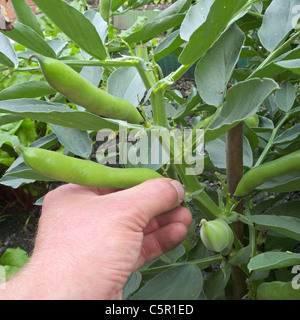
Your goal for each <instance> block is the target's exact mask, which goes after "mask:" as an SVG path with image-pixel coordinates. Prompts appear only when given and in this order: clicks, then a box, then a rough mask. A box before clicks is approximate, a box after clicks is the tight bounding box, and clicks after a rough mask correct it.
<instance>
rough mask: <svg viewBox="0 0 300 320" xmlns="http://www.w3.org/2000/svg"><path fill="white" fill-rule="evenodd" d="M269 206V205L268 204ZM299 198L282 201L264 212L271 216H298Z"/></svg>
mask: <svg viewBox="0 0 300 320" xmlns="http://www.w3.org/2000/svg"><path fill="white" fill-rule="evenodd" d="M268 207H270V206H268ZM299 208H300V200H296V201H289V202H284V203H281V204H279V205H276V206H275V207H272V208H269V209H268V210H267V211H266V212H264V214H271V215H273V216H275V215H277V216H289V217H295V218H297V217H299Z"/></svg>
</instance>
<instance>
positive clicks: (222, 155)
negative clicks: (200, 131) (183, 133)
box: [205, 135, 253, 169]
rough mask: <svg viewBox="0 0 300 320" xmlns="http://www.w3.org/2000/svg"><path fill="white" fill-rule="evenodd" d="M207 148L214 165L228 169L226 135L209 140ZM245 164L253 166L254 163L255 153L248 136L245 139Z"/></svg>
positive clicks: (249, 166)
mask: <svg viewBox="0 0 300 320" xmlns="http://www.w3.org/2000/svg"><path fill="white" fill-rule="evenodd" d="M205 149H206V151H207V152H208V154H209V158H210V160H211V162H212V163H213V165H214V166H215V167H217V168H220V169H226V167H227V165H226V137H225V135H222V136H221V137H219V138H217V139H215V140H212V141H208V142H207V143H206V144H205ZM243 164H244V166H245V167H248V168H251V167H252V165H253V154H252V149H251V146H250V144H249V141H248V139H247V138H246V137H244V139H243Z"/></svg>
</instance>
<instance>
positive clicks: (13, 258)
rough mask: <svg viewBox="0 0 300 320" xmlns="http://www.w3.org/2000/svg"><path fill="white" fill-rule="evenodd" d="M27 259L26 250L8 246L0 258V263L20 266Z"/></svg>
mask: <svg viewBox="0 0 300 320" xmlns="http://www.w3.org/2000/svg"><path fill="white" fill-rule="evenodd" d="M28 260H29V257H28V254H27V252H26V251H24V250H22V249H21V248H15V249H12V248H9V249H6V250H5V252H4V253H3V254H2V256H1V258H0V265H2V266H5V265H8V266H13V267H18V268H22V267H23V266H24V265H25V264H26V263H27V262H28Z"/></svg>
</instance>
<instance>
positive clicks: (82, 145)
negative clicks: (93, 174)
mask: <svg viewBox="0 0 300 320" xmlns="http://www.w3.org/2000/svg"><path fill="white" fill-rule="evenodd" d="M50 128H51V130H52V131H53V132H54V133H55V134H56V136H57V138H58V141H59V142H60V143H61V144H62V145H63V146H64V147H65V148H66V149H67V150H69V151H70V152H72V153H73V154H75V155H77V156H79V157H82V158H88V157H89V156H90V154H91V152H92V147H93V145H92V141H91V139H90V137H89V135H88V133H87V131H84V130H76V129H72V128H65V127H62V126H57V125H54V124H51V125H50Z"/></svg>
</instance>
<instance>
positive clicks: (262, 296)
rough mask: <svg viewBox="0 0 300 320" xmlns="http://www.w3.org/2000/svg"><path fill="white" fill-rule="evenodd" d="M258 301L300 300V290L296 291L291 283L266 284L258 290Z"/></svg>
mask: <svg viewBox="0 0 300 320" xmlns="http://www.w3.org/2000/svg"><path fill="white" fill-rule="evenodd" d="M256 300H300V289H298V290H296V289H294V288H293V287H292V283H291V282H282V281H272V282H264V283H262V284H260V285H259V286H258V288H257V292H256Z"/></svg>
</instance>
